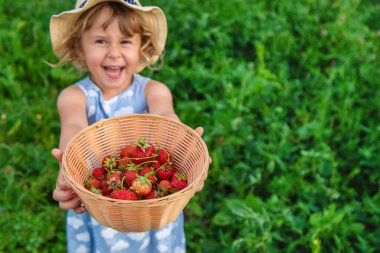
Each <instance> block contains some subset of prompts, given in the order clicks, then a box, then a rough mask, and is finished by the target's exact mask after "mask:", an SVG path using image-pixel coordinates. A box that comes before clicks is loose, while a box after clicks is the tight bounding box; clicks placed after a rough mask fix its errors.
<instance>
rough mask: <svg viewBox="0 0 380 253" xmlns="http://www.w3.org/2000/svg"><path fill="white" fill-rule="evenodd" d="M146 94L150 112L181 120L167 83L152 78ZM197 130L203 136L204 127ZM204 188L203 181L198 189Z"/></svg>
mask: <svg viewBox="0 0 380 253" xmlns="http://www.w3.org/2000/svg"><path fill="white" fill-rule="evenodd" d="M145 96H146V100H147V103H148V108H149V113H151V114H158V115H161V116H166V117H169V118H172V119H175V120H178V121H179V117H178V116H177V114H176V113H175V111H174V107H173V96H172V94H171V92H170V90H169V88H168V87H167V86H166V85H164V84H163V83H160V82H157V81H154V80H150V81H149V82H148V84H147V86H146V88H145ZM195 131H196V132H197V133H198V134H199V136H201V137H202V135H203V128H202V127H197V128H195ZM211 162H212V160H211V157H209V163H211ZM202 188H203V183H202V185H201V186H200V187H199V188H198V189H197V191H201V190H202Z"/></svg>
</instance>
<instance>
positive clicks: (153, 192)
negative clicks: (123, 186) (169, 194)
mask: <svg viewBox="0 0 380 253" xmlns="http://www.w3.org/2000/svg"><path fill="white" fill-rule="evenodd" d="M159 197H160V195H159V193H158V191H157V190H155V189H152V190H151V191H150V192H149V194H148V195H146V196H145V197H144V199H157V198H159Z"/></svg>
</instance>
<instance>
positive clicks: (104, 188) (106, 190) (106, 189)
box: [100, 179, 113, 196]
mask: <svg viewBox="0 0 380 253" xmlns="http://www.w3.org/2000/svg"><path fill="white" fill-rule="evenodd" d="M100 192H101V194H102V195H103V196H107V195H109V194H111V192H113V189H112V188H110V187H109V185H108V183H107V180H106V179H104V180H103V181H102V186H101V188H100Z"/></svg>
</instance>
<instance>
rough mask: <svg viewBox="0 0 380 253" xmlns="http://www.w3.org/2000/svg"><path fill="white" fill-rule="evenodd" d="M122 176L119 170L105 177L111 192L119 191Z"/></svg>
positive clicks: (121, 184)
mask: <svg viewBox="0 0 380 253" xmlns="http://www.w3.org/2000/svg"><path fill="white" fill-rule="evenodd" d="M122 176H123V173H122V172H121V171H120V170H116V171H111V172H110V174H109V175H108V177H107V184H108V185H109V188H111V189H113V190H116V189H120V188H121V187H122V186H123V183H122Z"/></svg>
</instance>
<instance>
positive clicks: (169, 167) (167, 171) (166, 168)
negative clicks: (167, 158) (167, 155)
mask: <svg viewBox="0 0 380 253" xmlns="http://www.w3.org/2000/svg"><path fill="white" fill-rule="evenodd" d="M174 171H175V170H174V166H173V164H172V163H166V164H164V165H163V166H161V167H160V168H159V169H158V170H157V177H158V179H161V180H163V179H167V180H171V178H172V176H173V175H174Z"/></svg>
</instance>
